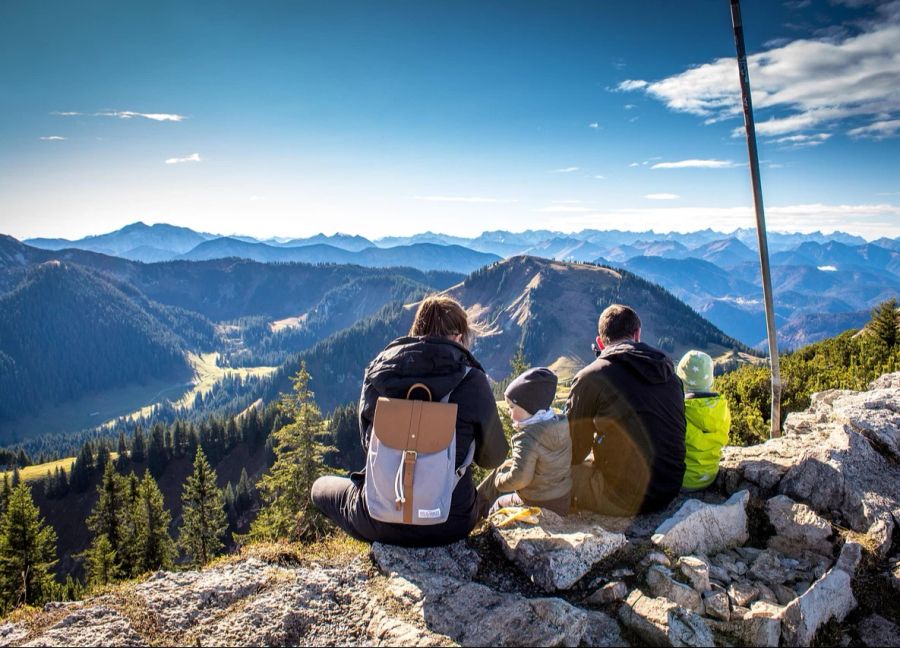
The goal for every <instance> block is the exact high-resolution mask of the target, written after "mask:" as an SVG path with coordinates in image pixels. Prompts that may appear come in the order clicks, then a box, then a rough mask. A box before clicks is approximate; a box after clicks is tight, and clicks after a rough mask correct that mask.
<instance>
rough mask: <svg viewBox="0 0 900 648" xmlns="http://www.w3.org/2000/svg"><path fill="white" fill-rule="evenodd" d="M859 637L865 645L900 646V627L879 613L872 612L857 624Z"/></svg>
mask: <svg viewBox="0 0 900 648" xmlns="http://www.w3.org/2000/svg"><path fill="white" fill-rule="evenodd" d="M857 632H858V633H859V638H860V640H861V641H862V643H863V645H864V646H872V647H873V648H874V647H875V646H887V647H888V648H897V647H900V628H898V627H897V626H896V624H893V623H891V622H890V621H888V620H887V619H885V618H884V617H882V616H879V615H877V614H871V615H869V616H867V617H866V618H865V619H863V620H862V621H861V622H860V624H859V626H857Z"/></svg>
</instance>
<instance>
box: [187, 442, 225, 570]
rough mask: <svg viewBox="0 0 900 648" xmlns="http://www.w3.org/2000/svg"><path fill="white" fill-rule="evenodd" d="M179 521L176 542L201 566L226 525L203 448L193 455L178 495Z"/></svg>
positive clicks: (215, 551) (217, 546)
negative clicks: (190, 471) (190, 465)
mask: <svg viewBox="0 0 900 648" xmlns="http://www.w3.org/2000/svg"><path fill="white" fill-rule="evenodd" d="M181 502H182V505H183V509H182V524H181V530H180V533H179V538H178V544H179V545H180V546H181V547H182V548H183V549H184V550H185V552H186V553H187V554H188V555H189V556H190V558H191V562H192V563H193V564H195V565H204V564H206V563H207V562H209V560H210V559H212V558H213V557H214V556H215V555H216V554H218V553H219V551H220V550H221V549H222V540H221V538H222V535H223V534H224V533H225V531H226V529H227V528H228V522H227V520H226V519H225V510H224V509H223V502H222V491H220V490H219V489H218V488H217V487H216V473H215V471H213V469H212V467H210V465H209V462H208V461H207V460H206V455H204V454H203V450H202V449H199V448H198V450H197V455H196V456H195V457H194V472H193V474H191V475H190V476H188V478H187V481H186V482H185V484H184V491H183V493H182V495H181Z"/></svg>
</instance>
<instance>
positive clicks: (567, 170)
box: [551, 166, 579, 173]
mask: <svg viewBox="0 0 900 648" xmlns="http://www.w3.org/2000/svg"><path fill="white" fill-rule="evenodd" d="M578 169H579V167H576V166H571V167H564V168H562V169H553V171H551V173H575V172H576V171H578Z"/></svg>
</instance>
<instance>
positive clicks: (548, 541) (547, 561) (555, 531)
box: [492, 509, 627, 592]
mask: <svg viewBox="0 0 900 648" xmlns="http://www.w3.org/2000/svg"><path fill="white" fill-rule="evenodd" d="M492 532H493V534H494V537H495V538H496V539H497V540H498V541H499V543H500V547H501V549H502V550H503V553H504V554H505V555H506V557H507V558H508V559H509V560H511V561H512V562H514V563H515V564H516V565H517V566H518V567H519V569H521V570H522V571H523V572H524V573H525V574H526V575H527V576H528V577H529V578H530V579H531V581H532V582H533V583H534V584H535V585H537V586H538V587H541V588H542V589H543V590H544V591H547V592H553V591H556V590H565V589H569V588H570V587H572V585H574V584H575V583H577V582H578V581H579V580H581V579H582V578H583V577H584V575H585V574H587V573H588V572H589V571H590V570H591V568H592V567H593V566H594V565H596V564H597V563H598V562H600V561H601V560H603V559H604V558H607V557H609V556H611V555H613V554H614V553H615V552H616V551H618V550H619V549H621V548H622V547H624V546H625V544H626V542H627V540H626V538H625V536H624V535H623V534H621V533H614V532H610V531H607V530H606V529H604V528H603V527H601V526H583V525H582V524H580V523H579V522H578V521H577V520H575V519H572V520H569V519H567V518H562V517H560V516H559V515H557V514H555V513H553V512H552V511H549V510H547V509H544V510H543V512H542V514H541V517H540V523H539V524H527V523H524V522H522V523H518V524H513V525H510V526H504V527H493V530H492Z"/></svg>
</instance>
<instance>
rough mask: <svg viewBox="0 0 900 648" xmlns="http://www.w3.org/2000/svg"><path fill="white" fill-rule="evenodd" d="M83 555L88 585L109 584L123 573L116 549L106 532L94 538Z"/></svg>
mask: <svg viewBox="0 0 900 648" xmlns="http://www.w3.org/2000/svg"><path fill="white" fill-rule="evenodd" d="M81 555H82V557H83V558H84V569H85V571H86V572H87V582H88V585H91V586H95V587H96V586H102V585H107V584H109V583H112V582H114V581H116V580H118V578H119V577H120V576H121V575H122V574H121V568H120V566H119V562H118V560H117V556H116V550H115V549H114V548H113V546H112V544H111V543H110V542H109V538H107V537H106V534H103V533H101V534H100V535H99V536H97V537H96V538H94V540H93V542H91V546H90V547H88V549H87V551H85V552H84V553H83V554H81Z"/></svg>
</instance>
